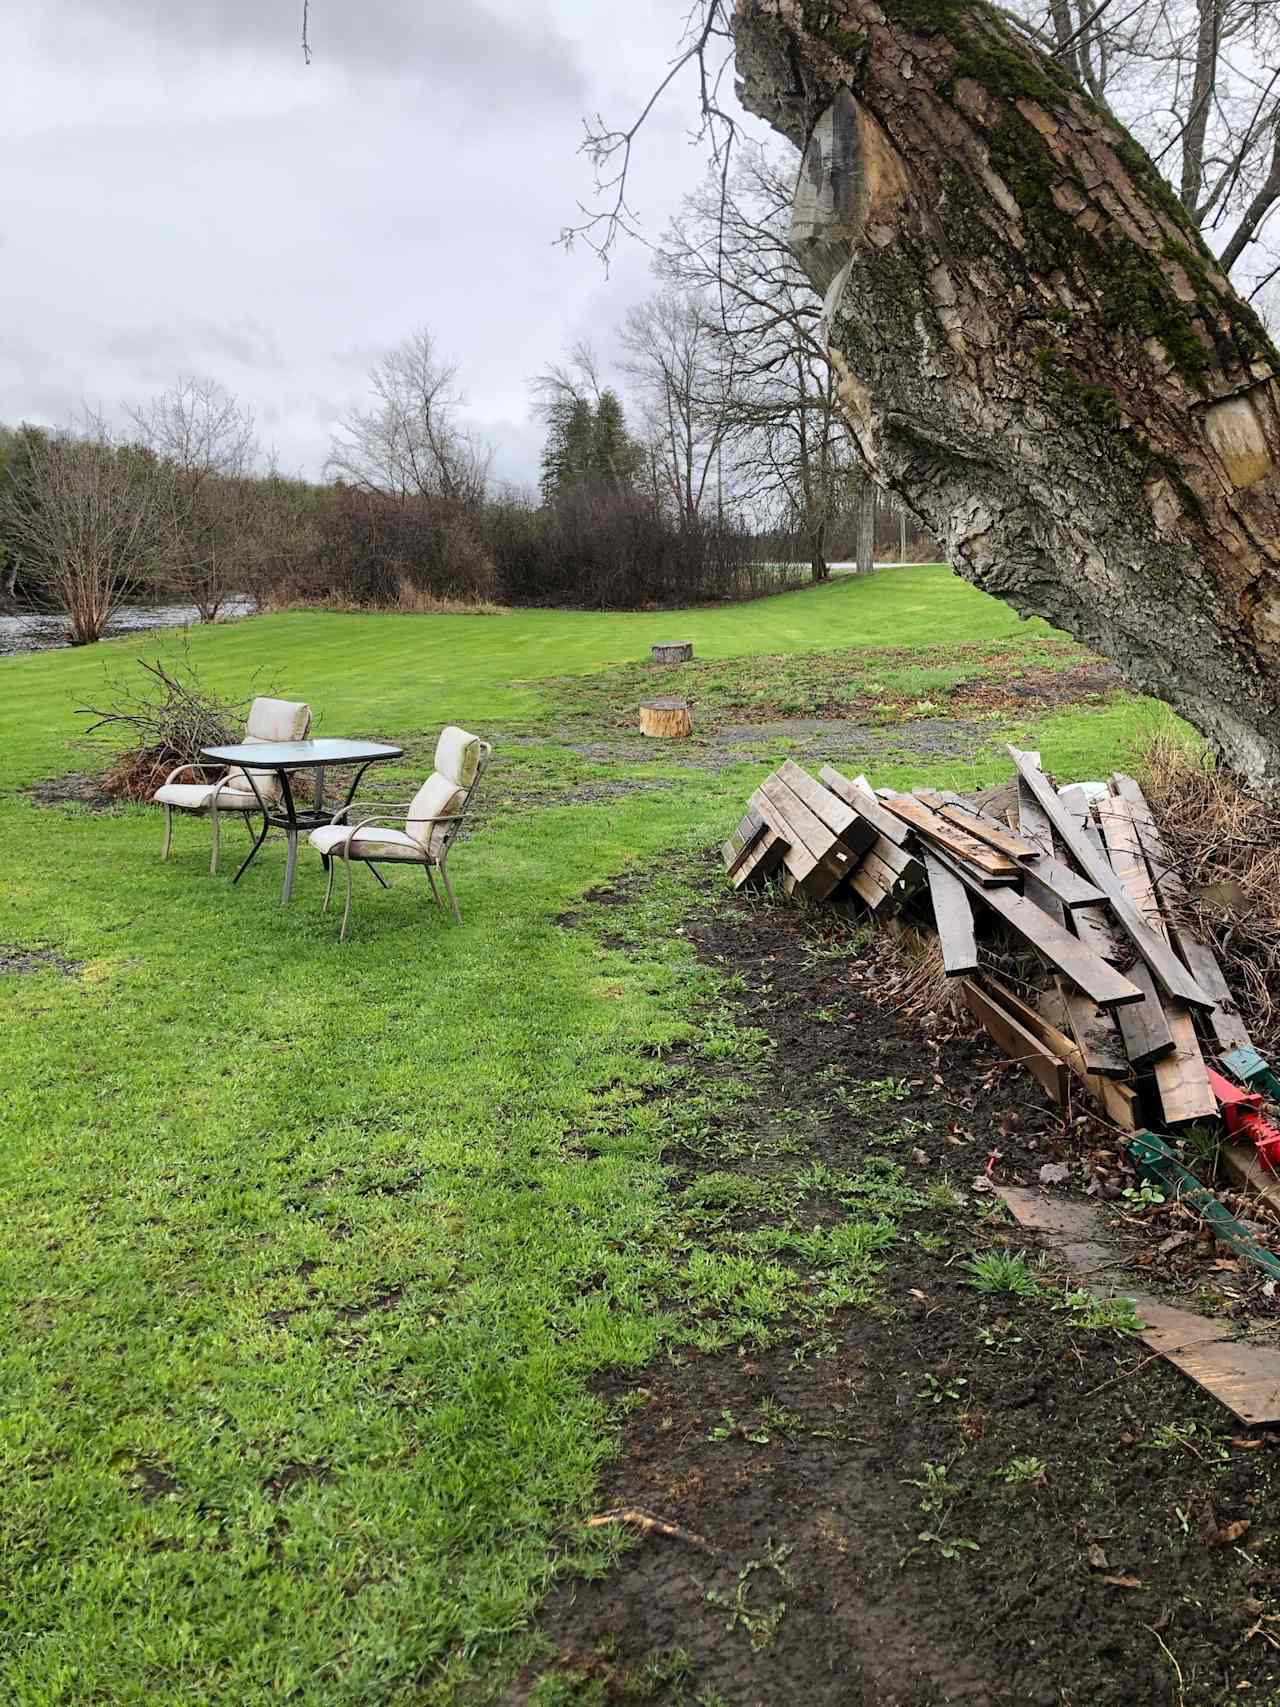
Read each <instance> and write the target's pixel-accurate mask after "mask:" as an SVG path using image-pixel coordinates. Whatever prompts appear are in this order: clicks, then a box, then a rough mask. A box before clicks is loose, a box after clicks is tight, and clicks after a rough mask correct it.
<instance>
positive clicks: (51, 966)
mask: <svg viewBox="0 0 1280 1707" xmlns="http://www.w3.org/2000/svg"><path fill="white" fill-rule="evenodd" d="M83 969H84V962H83V961H82V960H68V959H67V958H66V956H65V955H62V954H55V953H54V952H53V950H52V949H50V948H25V947H24V946H23V945H22V944H21V943H20V942H0V974H3V973H5V972H12V973H15V974H17V975H18V976H19V977H21V976H22V975H23V974H24V973H35V972H61V973H62V975H63V976H64V977H65V978H74V977H75V975H76V973H77V972H81V971H83Z"/></svg>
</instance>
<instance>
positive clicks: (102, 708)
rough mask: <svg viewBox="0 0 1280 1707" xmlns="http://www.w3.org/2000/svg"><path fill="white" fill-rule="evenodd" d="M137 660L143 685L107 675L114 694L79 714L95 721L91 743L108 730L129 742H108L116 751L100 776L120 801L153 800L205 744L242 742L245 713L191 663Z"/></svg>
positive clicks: (194, 761) (244, 708)
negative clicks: (122, 744) (203, 678)
mask: <svg viewBox="0 0 1280 1707" xmlns="http://www.w3.org/2000/svg"><path fill="white" fill-rule="evenodd" d="M137 662H138V668H139V669H141V670H143V671H144V672H145V673H146V675H147V676H148V678H149V680H148V682H147V683H146V684H145V685H143V686H142V687H137V686H135V685H134V682H135V681H136V678H131V679H130V680H129V681H128V682H125V681H123V680H116V679H112V678H111V677H110V676H108V678H107V686H108V688H109V690H110V692H111V694H112V696H113V697H112V698H111V699H110V700H109V701H108V702H107V703H106V704H105V705H83V706H79V707H78V708H77V712H76V715H77V716H79V717H90V718H92V719H93V721H92V723H90V725H89V727H88V730H87V731H86V734H87V736H88V737H89V739H90V741H91V743H93V744H95V745H96V744H100V743H96V742H93V738H94V737H95V736H97V735H98V733H99V731H101V730H104V729H105V730H110V731H111V732H112V736H115V737H118V736H120V735H123V736H124V737H125V739H126V740H128V741H129V745H127V746H126V747H124V748H123V749H120V748H117V747H116V745H115V741H114V740H112V741H111V742H110V745H111V746H112V748H113V749H114V755H113V758H112V762H111V764H110V765H109V766H108V768H107V770H106V772H105V773H104V775H103V778H102V786H103V788H104V790H105V791H106V792H107V793H108V794H110V795H113V796H114V797H115V798H116V799H117V800H149V799H150V798H151V796H152V794H154V792H155V791H156V789H157V788H159V787H160V785H161V783H163V782H164V780H165V778H166V777H167V776H168V774H169V772H170V771H172V770H173V769H175V767H176V766H178V765H184V764H199V763H200V762H201V759H200V751H201V748H203V747H216V746H220V745H225V744H226V743H228V742H231V741H235V740H238V739H239V732H240V731H241V730H242V729H243V727H244V720H245V715H246V711H247V706H246V705H244V704H237V703H235V702H234V701H231V700H226V699H222V698H220V697H219V696H218V695H217V694H215V693H213V692H211V691H210V690H209V689H208V688H206V687H204V686H203V684H202V683H201V682H199V681H198V680H197V678H196V674H195V671H194V670H193V669H192V667H191V665H190V664H189V663H182V664H179V665H176V666H169V667H166V666H165V665H164V664H162V663H161V662H160V661H159V660H158V659H157V660H156V662H155V663H153V664H149V663H147V662H146V661H145V660H144V659H141V658H140V659H138V661H137ZM184 780H188V781H190V780H194V779H192V778H186V779H184Z"/></svg>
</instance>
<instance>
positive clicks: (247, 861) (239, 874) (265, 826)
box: [231, 813, 271, 883]
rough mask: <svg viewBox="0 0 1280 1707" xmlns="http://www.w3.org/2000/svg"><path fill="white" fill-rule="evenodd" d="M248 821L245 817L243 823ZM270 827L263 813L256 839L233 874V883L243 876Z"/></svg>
mask: <svg viewBox="0 0 1280 1707" xmlns="http://www.w3.org/2000/svg"><path fill="white" fill-rule="evenodd" d="M248 822H249V820H248V818H246V819H245V823H246V824H247V823H248ZM270 828H271V825H270V822H269V821H268V819H267V816H266V814H265V813H264V814H263V817H262V828H261V829H260V830H259V831H258V835H257V839H256V841H255V842H254V844H253V846H252V847H251V848H250V849H249V851H248V853H247V854H246V855H245V856H244V861H243V863H242V865H241V867H240V869H239V871H237V872H236V874H235V876H234V877H233V878H232V879H231V881H232V882H233V883H239V881H240V879H241V878H242V877H243V876H244V874H245V872H246V871H248V869H249V867H250V866H251V865H252V864H253V862H254V860H255V858H256V857H257V853H258V849H259V848H260V847H261V846H262V844H263V842H265V841H266V839H267V832H268V831H269V830H270Z"/></svg>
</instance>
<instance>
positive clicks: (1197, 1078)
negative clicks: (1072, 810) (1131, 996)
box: [1099, 795, 1218, 1126]
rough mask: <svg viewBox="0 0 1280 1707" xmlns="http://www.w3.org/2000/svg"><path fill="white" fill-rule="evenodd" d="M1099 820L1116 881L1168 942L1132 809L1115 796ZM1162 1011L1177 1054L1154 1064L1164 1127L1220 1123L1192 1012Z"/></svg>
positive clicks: (1170, 1004) (1169, 1006) (1167, 1003)
mask: <svg viewBox="0 0 1280 1707" xmlns="http://www.w3.org/2000/svg"><path fill="white" fill-rule="evenodd" d="M1099 818H1100V820H1101V823H1102V833H1103V836H1104V837H1105V839H1106V843H1107V847H1108V849H1109V850H1110V853H1111V864H1112V868H1113V869H1114V871H1115V873H1116V876H1117V877H1118V878H1119V879H1120V881H1121V883H1122V884H1123V885H1124V887H1125V889H1126V891H1127V892H1128V894H1129V897H1130V899H1131V900H1132V901H1133V904H1134V905H1135V906H1136V907H1137V909H1138V911H1139V912H1140V913H1141V914H1142V917H1143V918H1144V919H1145V920H1146V922H1147V924H1148V926H1149V927H1150V928H1151V930H1152V931H1154V932H1156V933H1157V934H1158V935H1160V936H1161V937H1164V938H1165V940H1167V932H1166V930H1165V924H1164V919H1163V917H1162V916H1161V912H1160V903H1159V901H1158V900H1157V899H1156V891H1155V884H1154V883H1153V882H1152V878H1151V870H1150V867H1149V866H1148V865H1147V860H1146V856H1145V854H1144V853H1143V851H1142V843H1141V841H1140V840H1139V837H1138V826H1137V824H1136V822H1135V821H1134V815H1133V808H1132V807H1131V806H1130V804H1129V802H1128V801H1127V800H1124V799H1122V798H1121V797H1120V796H1119V795H1112V797H1111V799H1110V800H1107V801H1102V802H1100V810H1099ZM1161 1006H1162V1007H1163V1008H1164V1016H1165V1019H1166V1020H1167V1022H1168V1026H1169V1031H1170V1033H1171V1035H1172V1037H1173V1049H1172V1051H1171V1053H1169V1054H1167V1055H1161V1056H1160V1058H1159V1059H1158V1060H1156V1061H1153V1062H1152V1066H1151V1071H1152V1073H1153V1074H1154V1076H1155V1081H1156V1090H1157V1092H1158V1094H1159V1097H1160V1107H1161V1108H1162V1110H1163V1111H1164V1118H1165V1122H1166V1124H1167V1125H1169V1126H1182V1125H1185V1124H1186V1123H1187V1122H1188V1121H1191V1120H1215V1119H1216V1118H1217V1114H1218V1099H1217V1098H1216V1097H1215V1096H1214V1094H1213V1087H1212V1086H1211V1085H1210V1083H1209V1075H1208V1072H1207V1070H1206V1068H1205V1064H1204V1056H1203V1055H1202V1054H1201V1051H1200V1042H1199V1039H1198V1038H1197V1037H1196V1027H1195V1021H1194V1020H1193V1019H1192V1017H1191V1012H1190V1010H1189V1009H1188V1008H1187V1006H1186V1004H1185V1003H1183V1002H1179V1001H1174V1000H1172V999H1170V998H1166V999H1165V1000H1163V1001H1162V1003H1161Z"/></svg>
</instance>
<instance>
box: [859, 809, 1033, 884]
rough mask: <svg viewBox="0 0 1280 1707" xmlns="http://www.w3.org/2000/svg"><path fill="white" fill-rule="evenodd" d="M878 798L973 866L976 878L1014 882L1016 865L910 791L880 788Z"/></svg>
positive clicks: (938, 844) (916, 827) (914, 826)
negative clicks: (897, 792) (902, 791)
mask: <svg viewBox="0 0 1280 1707" xmlns="http://www.w3.org/2000/svg"><path fill="white" fill-rule="evenodd" d="M879 798H880V800H881V801H882V802H883V804H884V805H885V807H886V808H887V809H888V810H889V811H890V812H892V813H893V814H894V815H895V817H898V818H901V819H902V820H903V822H904V823H906V824H909V825H910V826H911V828H912V829H913V830H915V831H916V833H917V834H918V835H921V836H924V837H926V838H927V839H928V841H929V842H930V843H931V844H932V845H933V846H934V847H939V848H941V849H942V850H943V852H944V853H948V854H950V855H951V856H952V857H953V858H955V859H960V860H963V861H964V862H965V864H966V865H969V866H972V867H974V868H975V869H976V871H977V873H978V875H979V877H980V878H981V879H982V880H983V881H985V882H987V883H1016V882H1017V878H1018V868H1017V866H1016V865H1015V864H1014V862H1013V861H1012V860H1011V859H1008V858H1007V857H1006V856H1005V855H1004V854H998V853H996V852H995V850H994V849H993V848H989V847H987V846H986V845H985V844H984V843H982V842H980V841H979V840H978V839H977V837H976V836H971V835H970V834H969V832H968V831H967V830H961V829H960V828H958V826H956V825H955V824H949V823H948V822H947V820H946V819H945V818H940V817H939V816H938V814H937V813H936V812H935V811H933V809H932V808H931V807H928V806H926V805H925V804H924V802H923V801H922V800H917V799H916V798H915V796H914V795H911V794H895V793H894V792H893V790H892V789H886V788H882V789H881V790H880V793H879Z"/></svg>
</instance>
